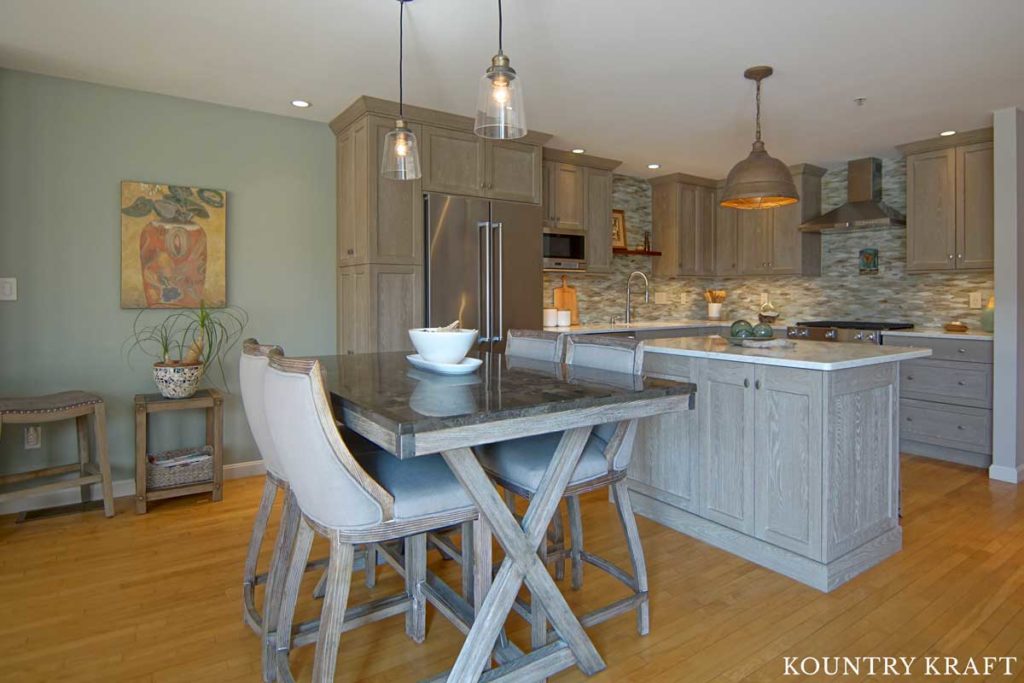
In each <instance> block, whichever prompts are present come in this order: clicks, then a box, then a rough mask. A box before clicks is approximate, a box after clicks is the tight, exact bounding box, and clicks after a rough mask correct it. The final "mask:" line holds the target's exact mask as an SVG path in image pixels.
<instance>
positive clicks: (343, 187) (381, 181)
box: [337, 115, 423, 266]
mask: <svg viewBox="0 0 1024 683" xmlns="http://www.w3.org/2000/svg"><path fill="white" fill-rule="evenodd" d="M394 125H395V124H394V121H393V120H391V119H387V118H383V117H380V116H374V115H369V116H363V117H361V118H359V119H358V120H357V121H355V122H354V123H353V124H352V125H350V126H348V127H346V128H345V129H344V130H343V131H341V132H340V133H339V134H338V136H337V162H338V169H337V171H338V174H337V182H338V195H337V199H338V208H337V221H338V265H340V266H349V265H356V264H362V263H394V264H398V263H403V264H413V263H422V258H423V256H422V252H423V241H422V240H423V210H422V199H421V196H422V187H421V184H420V181H419V180H413V181H398V180H391V179H387V178H382V177H381V176H380V171H379V168H380V166H379V165H380V160H381V157H382V155H383V151H384V136H385V135H387V133H388V131H390V130H391V129H392V128H394ZM409 125H410V128H411V129H412V131H413V133H414V134H415V135H417V136H419V135H420V126H419V125H417V124H413V123H411V124H409Z"/></svg>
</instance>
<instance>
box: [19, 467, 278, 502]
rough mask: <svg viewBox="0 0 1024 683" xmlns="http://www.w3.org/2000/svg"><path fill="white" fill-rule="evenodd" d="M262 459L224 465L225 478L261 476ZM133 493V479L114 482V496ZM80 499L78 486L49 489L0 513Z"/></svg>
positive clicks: (95, 493)
mask: <svg viewBox="0 0 1024 683" xmlns="http://www.w3.org/2000/svg"><path fill="white" fill-rule="evenodd" d="M266 471H267V470H266V468H265V467H264V466H263V461H262V460H250V461H249V462H233V463H230V464H227V465H224V478H225V479H244V478H245V477H261V476H263V475H264V474H265V473H266ZM134 495H135V480H134V479H120V480H118V481H115V482H114V498H122V497H124V496H134ZM92 499H93V500H102V499H103V492H102V491H101V490H100V485H99V484H93V485H92ZM81 500H82V496H81V492H80V491H79V489H78V487H72V488H67V489H63V490H61V491H50V492H47V493H41V494H39V495H38V496H32V497H30V498H21V499H19V500H9V501H7V502H6V503H0V515H11V514H16V513H19V512H25V511H27V510H41V509H43V508H51V507H59V506H61V505H74V504H75V503H78V502H80V501H81Z"/></svg>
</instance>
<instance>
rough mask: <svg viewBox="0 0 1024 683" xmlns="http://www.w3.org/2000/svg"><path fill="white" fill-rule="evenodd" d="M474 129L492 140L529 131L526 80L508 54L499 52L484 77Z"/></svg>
mask: <svg viewBox="0 0 1024 683" xmlns="http://www.w3.org/2000/svg"><path fill="white" fill-rule="evenodd" d="M473 131H474V132H475V133H476V134H477V135H479V136H480V137H482V138H489V139H491V140H514V139H516V138H521V137H523V136H524V135H526V109H525V107H524V106H523V80H522V79H521V78H519V77H518V76H517V75H516V72H515V70H513V69H512V68H511V67H510V66H509V65H508V57H506V56H505V55H503V54H500V53H499V54H497V55H495V56H494V59H493V60H492V63H491V66H490V67H489V68H488V69H487V73H485V74H484V75H483V77H481V79H480V89H479V92H478V94H477V98H476V125H474V126H473Z"/></svg>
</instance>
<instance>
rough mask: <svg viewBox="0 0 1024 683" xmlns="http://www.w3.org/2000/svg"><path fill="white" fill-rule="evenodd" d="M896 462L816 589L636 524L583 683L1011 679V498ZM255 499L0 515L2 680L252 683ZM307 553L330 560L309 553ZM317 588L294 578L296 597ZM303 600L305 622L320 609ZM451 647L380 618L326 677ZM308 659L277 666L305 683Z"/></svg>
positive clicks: (423, 669)
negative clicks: (644, 584)
mask: <svg viewBox="0 0 1024 683" xmlns="http://www.w3.org/2000/svg"><path fill="white" fill-rule="evenodd" d="M903 465H904V466H903V513H904V519H903V524H904V544H905V545H904V549H903V551H902V552H901V553H899V554H898V555H896V556H895V557H893V558H891V559H889V560H886V561H885V562H883V563H882V564H881V565H879V566H878V567H875V568H874V569H872V570H870V571H869V572H867V573H865V574H863V575H862V576H860V577H858V578H857V579H854V580H853V581H851V582H850V583H848V584H846V585H845V586H843V587H841V588H839V589H838V590H836V591H834V592H832V593H830V594H827V595H826V594H823V593H819V592H817V591H815V590H814V589H811V588H808V587H806V586H803V585H801V584H798V583H796V582H794V581H791V580H789V579H786V578H784V577H782V576H780V575H778V574H775V573H773V572H770V571H768V570H766V569H761V568H760V567H758V566H756V565H753V564H751V563H749V562H746V561H744V560H741V559H738V558H736V557H733V556H732V555H729V554H727V553H725V552H722V551H719V550H716V549H715V548H712V547H710V546H707V545H704V544H702V543H700V542H697V541H694V540H692V539H690V538H688V537H686V536H682V535H680V534H677V533H675V532H673V531H671V530H669V529H667V528H665V527H662V526H659V525H657V524H655V523H653V522H650V521H648V520H646V519H642V518H641V519H640V520H639V525H640V533H641V536H642V537H643V540H644V547H645V549H646V553H647V562H648V568H649V572H650V583H651V633H650V635H648V636H646V637H640V636H638V635H637V634H636V630H635V620H634V618H633V616H631V615H628V616H627V615H624V616H621V617H619V618H617V619H615V620H612V621H610V622H606V623H604V624H601V625H599V626H597V627H595V628H593V629H592V630H591V635H592V637H593V639H594V641H595V643H596V644H597V647H598V649H599V650H600V652H601V653H602V655H603V656H604V658H605V661H606V662H607V664H608V669H607V671H605V672H603V673H601V674H599V675H597V676H594V677H593V679H591V680H594V681H687V682H688V683H695V682H698V681H774V680H780V679H782V678H783V675H782V674H783V672H784V668H783V657H784V656H786V655H790V656H793V655H796V656H801V657H803V656H812V655H813V656H825V655H829V656H831V655H840V656H843V655H845V656H870V655H877V656H883V655H893V656H898V655H916V656H919V657H923V656H925V655H941V656H958V657H961V658H966V657H969V656H974V657H982V656H985V655H992V656H1016V657H1018V658H1019V661H1018V662H1017V664H1016V665H1015V666H1014V673H1015V675H1016V678H1017V680H1024V497H1022V495H1021V493H1020V492H1019V491H1020V490H1019V489H1018V488H1017V487H1014V486H1010V485H1007V484H1001V483H999V482H990V481H989V480H988V478H987V476H986V474H985V473H984V472H983V471H981V470H975V469H970V468H966V467H961V466H957V465H950V464H946V463H941V462H938V461H931V460H925V459H920V458H913V457H905V458H904V460H903ZM261 488H262V479H243V480H234V481H229V482H226V490H225V494H224V500H223V502H221V503H216V504H211V503H210V502H209V500H208V497H206V496H200V497H195V498H191V499H179V500H173V501H168V502H166V503H161V504H156V505H154V506H153V507H152V511H151V512H150V513H149V514H147V515H142V516H136V515H135V514H134V513H133V512H132V501H131V500H130V499H121V500H118V501H117V512H118V514H117V517H115V518H114V519H111V520H108V519H105V518H104V517H103V513H102V511H101V510H97V511H90V512H86V513H74V514H71V515H64V516H60V517H54V518H49V519H40V520H35V521H30V522H27V523H24V524H15V523H14V518H13V517H10V516H8V517H0V610H2V619H0V680H5V681H6V680H10V681H98V680H104V681H152V682H154V683H155V682H157V681H159V682H161V683H162V682H165V681H257V680H259V659H260V655H259V647H258V644H257V639H256V637H255V636H254V635H253V634H252V632H251V631H249V630H248V628H246V627H245V626H244V625H243V623H242V604H241V587H240V581H241V575H242V563H243V559H244V556H245V548H246V543H247V541H248V537H249V530H250V525H251V523H252V518H253V515H254V514H255V510H256V504H257V502H258V500H259V494H260V491H261ZM275 516H276V515H275ZM583 516H584V530H585V538H586V544H587V546H588V547H589V548H591V549H595V550H597V551H599V552H601V553H602V554H604V555H606V556H608V557H609V558H611V559H613V560H615V561H616V562H618V563H619V564H620V565H621V566H628V559H627V557H626V554H625V544H624V543H623V542H622V540H621V530H620V528H619V527H618V523H617V520H615V517H614V507H613V506H611V505H609V504H608V502H607V497H606V496H602V495H599V494H595V495H591V496H590V497H589V498H588V499H586V500H585V501H584V505H583ZM275 523H276V522H275ZM272 530H276V528H275V527H273V526H272ZM265 546H267V547H266V548H265V551H266V553H265V554H266V557H265V558H264V561H263V565H261V566H265V563H266V559H267V558H268V557H269V546H270V544H269V543H266V544H265ZM314 553H316V554H318V556H322V555H323V554H325V553H326V547H325V546H324V545H323V544H322V541H318V545H317V546H316V547H315V548H314ZM430 562H431V566H432V568H433V569H434V570H435V571H439V572H440V573H442V574H443V575H445V576H446V577H448V578H449V579H450V580H451V581H452V582H453V584H454V585H458V584H457V567H455V566H454V565H453V564H452V563H450V562H448V563H445V562H443V561H441V560H440V559H439V558H438V557H437V556H436V553H432V554H431V558H430ZM567 574H568V572H567ZM316 578H317V577H316V576H314V575H312V574H310V575H308V576H307V583H308V586H304V588H303V591H304V593H303V594H304V595H310V593H311V592H312V588H313V584H314V582H315V581H316ZM564 585H565V590H566V593H567V594H568V596H569V600H570V603H572V604H573V605H574V607H577V606H578V607H580V608H586V607H590V606H596V605H600V604H603V603H604V602H607V601H608V599H609V598H610V597H612V595H613V594H615V593H616V592H619V593H622V594H623V595H625V589H624V588H623V587H621V586H620V585H619V584H617V583H616V582H615V581H613V580H611V579H608V578H606V577H605V576H603V574H602V573H601V572H599V571H597V570H595V569H593V568H591V567H588V568H587V569H586V570H585V583H584V587H583V591H582V592H580V593H574V592H573V591H571V590H569V588H568V580H566V581H565V582H564ZM397 590H400V583H399V582H398V581H397V580H396V577H395V575H394V573H393V572H391V571H390V570H388V569H382V570H381V579H380V580H379V582H378V585H377V587H376V588H375V589H373V590H372V591H371V590H368V589H366V588H365V587H363V586H362V582H361V581H357V582H355V585H354V586H353V592H352V601H353V602H360V601H363V600H365V599H367V597H368V596H369V595H386V594H387V593H389V592H393V591H397ZM306 602H307V603H308V604H306V605H304V612H305V614H303V615H300V618H309V616H310V615H311V614H313V613H314V612H315V610H316V608H317V604H316V603H314V602H313V601H312V600H306ZM509 628H510V635H511V636H512V638H513V640H515V641H516V642H518V643H519V644H520V645H523V646H525V645H526V644H528V643H529V628H528V626H527V625H526V624H525V622H523V621H522V620H521V619H519V618H517V617H512V618H511V620H510V622H509ZM461 642H462V636H461V635H460V634H459V633H458V632H457V631H456V630H455V629H454V628H453V627H452V626H450V625H449V624H448V623H447V622H446V621H445V620H444V619H443V618H441V617H439V616H438V615H437V613H436V612H434V610H433V608H431V609H430V610H429V613H428V627H427V641H426V643H424V644H423V645H415V644H413V643H412V642H411V641H410V640H409V639H408V638H407V637H406V636H405V632H404V622H403V618H402V617H401V616H399V617H394V618H392V619H388V620H385V621H383V622H379V623H377V624H373V625H371V626H368V627H364V628H361V629H358V630H356V631H354V632H351V633H347V634H345V635H344V636H343V637H342V639H341V654H340V656H339V660H338V671H339V674H338V680H341V681H379V680H387V681H390V682H392V683H398V682H399V681H415V680H418V679H420V678H423V677H425V676H427V675H428V674H431V673H437V672H440V671H443V670H444V669H446V668H448V666H450V664H451V662H452V661H453V659H454V657H455V655H456V653H457V652H458V648H459V646H460V644H461ZM312 655H313V651H312V647H307V648H303V649H302V650H300V651H298V652H296V653H295V654H294V655H293V656H292V662H293V665H292V666H293V671H295V673H296V676H297V677H298V678H300V680H302V679H308V678H309V675H310V672H311V669H312ZM917 671H918V673H921V672H923V669H922V668H920V667H918V669H917ZM793 678H795V677H792V676H791V677H788V678H787V679H786V680H792V679H793ZM981 679H982V678H981V677H971V678H969V679H967V678H965V679H964V680H981ZM555 680H559V681H579V680H585V677H584V676H583V675H582V674H580V673H579V672H578V671H571V672H567V673H565V674H562V675H561V676H558V677H557V678H556V679H555ZM843 680H844V681H845V680H869V679H868V678H866V677H865V678H864V679H858V678H857V677H855V676H850V677H845V678H843ZM883 680H884V679H883ZM904 680H909V679H906V678H905V679H904ZM928 680H936V681H938V680H952V678H948V677H947V678H941V677H933V678H929V679H928ZM992 680H1000V681H1004V680H1011V679H1010V678H1006V677H999V678H993V679H992Z"/></svg>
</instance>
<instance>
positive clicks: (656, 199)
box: [651, 183, 680, 276]
mask: <svg viewBox="0 0 1024 683" xmlns="http://www.w3.org/2000/svg"><path fill="white" fill-rule="evenodd" d="M679 195H680V192H679V185H678V184H675V183H662V184H658V185H655V186H654V187H652V188H651V219H652V220H651V228H652V230H653V232H654V235H653V238H654V240H653V241H654V245H653V246H654V249H655V250H656V251H660V252H661V256H655V257H653V259H652V261H651V268H652V270H653V271H654V274H655V275H659V276H671V275H678V274H679V229H678V227H679V224H678V223H677V217H678V215H679Z"/></svg>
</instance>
